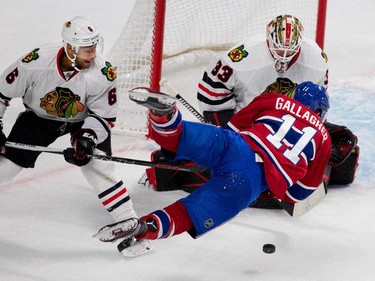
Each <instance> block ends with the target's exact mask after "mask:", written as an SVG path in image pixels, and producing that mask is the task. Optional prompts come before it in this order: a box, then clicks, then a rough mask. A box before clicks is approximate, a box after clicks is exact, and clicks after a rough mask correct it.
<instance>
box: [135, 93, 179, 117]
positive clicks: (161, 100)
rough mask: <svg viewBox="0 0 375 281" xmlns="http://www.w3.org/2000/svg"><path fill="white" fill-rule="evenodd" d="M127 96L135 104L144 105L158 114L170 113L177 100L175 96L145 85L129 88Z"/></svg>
mask: <svg viewBox="0 0 375 281" xmlns="http://www.w3.org/2000/svg"><path fill="white" fill-rule="evenodd" d="M129 98H130V99H131V100H132V101H134V102H136V103H137V104H139V105H142V106H145V107H147V108H149V109H151V110H152V111H153V112H155V113H158V114H168V113H170V112H171V111H172V109H173V108H174V106H175V105H176V100H177V99H176V98H175V97H172V96H169V95H167V94H164V93H161V92H156V91H153V90H151V89H149V88H145V87H138V88H134V89H132V90H130V91H129Z"/></svg>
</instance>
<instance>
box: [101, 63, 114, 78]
mask: <svg viewBox="0 0 375 281" xmlns="http://www.w3.org/2000/svg"><path fill="white" fill-rule="evenodd" d="M105 65H106V67H103V68H102V69H101V71H102V73H103V74H104V75H105V76H106V77H107V79H108V80H109V81H113V80H115V79H116V77H117V74H116V71H115V68H114V67H113V66H112V64H111V63H110V62H108V61H106V62H105Z"/></svg>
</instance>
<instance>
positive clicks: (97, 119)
mask: <svg viewBox="0 0 375 281" xmlns="http://www.w3.org/2000/svg"><path fill="white" fill-rule="evenodd" d="M95 86H97V89H98V92H96V93H91V94H89V95H88V96H87V99H86V106H87V108H88V112H89V116H88V117H86V119H85V120H84V123H83V125H82V127H81V129H79V130H78V131H77V132H76V133H75V134H74V135H73V136H72V138H71V144H72V147H73V148H68V149H66V150H65V151H64V156H65V160H66V161H67V162H69V163H71V164H74V165H77V166H84V165H86V164H87V163H88V162H89V161H90V158H89V157H88V156H89V155H91V154H93V152H94V150H95V148H98V149H100V150H102V151H104V152H105V153H106V154H107V155H110V154H111V153H112V152H111V145H110V136H111V127H112V126H113V123H114V122H115V120H116V114H117V104H116V97H115V94H116V87H115V83H113V84H110V85H108V86H106V87H104V88H103V86H102V87H99V86H98V85H95Z"/></svg>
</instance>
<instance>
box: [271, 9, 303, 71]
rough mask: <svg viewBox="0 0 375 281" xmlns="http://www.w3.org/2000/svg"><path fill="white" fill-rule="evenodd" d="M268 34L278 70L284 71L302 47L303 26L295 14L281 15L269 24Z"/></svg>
mask: <svg viewBox="0 0 375 281" xmlns="http://www.w3.org/2000/svg"><path fill="white" fill-rule="evenodd" d="M266 35H267V44H268V48H269V50H270V52H271V54H272V56H273V57H274V59H275V67H276V70H277V71H279V72H284V71H285V70H286V69H287V67H288V63H289V62H290V61H291V60H292V59H293V57H294V56H295V55H296V54H297V53H298V51H299V50H300V48H301V43H302V38H303V37H302V36H303V26H302V24H301V22H300V21H299V20H298V19H297V18H296V17H294V16H291V15H280V16H278V17H276V18H275V19H273V20H272V21H271V22H270V23H269V24H268V25H267V30H266Z"/></svg>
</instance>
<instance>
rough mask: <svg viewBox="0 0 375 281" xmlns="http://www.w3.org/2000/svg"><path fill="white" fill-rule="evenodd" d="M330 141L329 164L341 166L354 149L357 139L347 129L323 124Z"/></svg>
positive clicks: (327, 123)
mask: <svg viewBox="0 0 375 281" xmlns="http://www.w3.org/2000/svg"><path fill="white" fill-rule="evenodd" d="M324 125H325V126H326V128H327V130H328V132H329V134H330V136H331V139H332V153H331V157H330V158H329V163H330V164H331V165H333V166H335V165H341V164H342V163H343V162H344V161H345V160H346V159H347V158H348V157H349V156H350V153H351V152H352V150H353V149H354V148H355V147H356V145H357V142H358V139H357V136H356V135H354V134H353V133H352V131H350V130H349V129H348V128H347V127H345V126H340V125H336V124H332V123H329V122H325V123H324Z"/></svg>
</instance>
